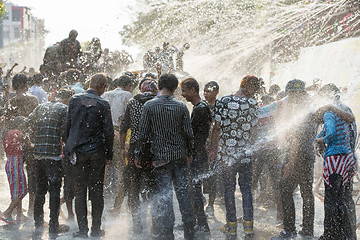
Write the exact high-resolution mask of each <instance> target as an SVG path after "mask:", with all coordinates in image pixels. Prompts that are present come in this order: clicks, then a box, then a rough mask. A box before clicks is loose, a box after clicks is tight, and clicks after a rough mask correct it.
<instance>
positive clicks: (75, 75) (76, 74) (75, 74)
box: [65, 68, 81, 85]
mask: <svg viewBox="0 0 360 240" xmlns="http://www.w3.org/2000/svg"><path fill="white" fill-rule="evenodd" d="M80 75H81V72H80V71H79V70H77V69H74V68H71V69H69V70H67V72H66V76H65V79H66V83H67V84H70V85H73V84H74V83H76V82H79V81H80Z"/></svg>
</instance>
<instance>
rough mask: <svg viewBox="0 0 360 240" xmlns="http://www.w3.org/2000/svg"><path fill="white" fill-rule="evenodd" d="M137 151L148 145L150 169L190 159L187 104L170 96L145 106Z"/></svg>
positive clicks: (189, 128)
mask: <svg viewBox="0 0 360 240" xmlns="http://www.w3.org/2000/svg"><path fill="white" fill-rule="evenodd" d="M139 129H140V135H139V137H140V138H139V143H140V144H139V148H138V151H141V146H143V145H144V144H141V143H145V142H146V141H147V139H149V140H150V142H151V148H150V151H151V153H152V154H153V155H154V157H153V166H154V167H160V166H163V165H165V164H167V163H169V162H171V161H175V160H179V159H185V157H186V156H191V154H192V150H193V131H192V128H191V121H190V114H189V111H188V109H187V107H186V105H185V104H184V103H182V102H180V101H178V100H176V99H175V98H174V97H172V96H159V97H157V98H155V99H154V100H150V101H148V102H146V103H145V105H144V108H143V112H142V115H141V119H140V125H139Z"/></svg>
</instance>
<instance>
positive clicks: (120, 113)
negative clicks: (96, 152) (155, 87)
mask: <svg viewBox="0 0 360 240" xmlns="http://www.w3.org/2000/svg"><path fill="white" fill-rule="evenodd" d="M113 84H114V87H116V88H115V89H114V90H111V91H107V92H105V93H104V94H103V95H102V97H103V98H104V99H105V100H106V101H108V102H109V104H110V109H111V116H112V122H113V125H114V134H115V141H114V149H113V151H114V161H113V165H112V167H115V168H117V169H118V171H119V175H120V176H119V178H120V179H119V181H117V182H116V184H115V187H116V188H118V195H117V196H116V198H115V202H114V208H113V209H111V210H110V212H112V213H114V214H119V213H120V208H121V204H122V202H123V200H124V198H125V194H126V188H125V185H126V183H125V181H123V180H125V178H124V175H125V171H126V169H125V167H126V164H125V159H122V158H121V156H122V155H121V152H120V150H121V147H120V142H119V131H120V122H121V119H122V118H123V117H124V114H125V110H126V106H127V104H128V102H129V100H130V99H131V97H132V94H131V92H130V90H131V87H132V80H131V78H130V77H129V76H125V75H124V76H121V77H120V78H117V79H115V80H114V81H113Z"/></svg>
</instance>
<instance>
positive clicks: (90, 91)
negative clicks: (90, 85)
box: [86, 89, 99, 96]
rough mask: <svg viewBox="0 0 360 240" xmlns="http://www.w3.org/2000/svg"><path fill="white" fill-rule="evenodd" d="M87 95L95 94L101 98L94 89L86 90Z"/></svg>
mask: <svg viewBox="0 0 360 240" xmlns="http://www.w3.org/2000/svg"><path fill="white" fill-rule="evenodd" d="M86 93H90V94H95V95H96V96H99V94H98V93H97V92H95V90H92V89H88V90H86Z"/></svg>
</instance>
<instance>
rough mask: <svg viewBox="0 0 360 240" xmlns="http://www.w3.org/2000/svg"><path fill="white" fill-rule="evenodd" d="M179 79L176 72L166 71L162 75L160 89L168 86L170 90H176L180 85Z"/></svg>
mask: <svg viewBox="0 0 360 240" xmlns="http://www.w3.org/2000/svg"><path fill="white" fill-rule="evenodd" d="M178 84H179V80H178V79H177V77H176V76H175V75H174V74H171V73H165V74H163V75H161V76H160V79H159V89H160V90H161V89H163V88H166V89H167V90H169V91H170V92H174V91H175V90H176V88H177V87H178Z"/></svg>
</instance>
